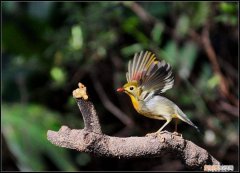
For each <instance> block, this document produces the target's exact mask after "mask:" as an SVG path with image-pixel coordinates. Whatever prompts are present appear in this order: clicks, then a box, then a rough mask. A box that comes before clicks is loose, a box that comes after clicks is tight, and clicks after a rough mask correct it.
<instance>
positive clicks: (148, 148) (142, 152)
mask: <svg viewBox="0 0 240 173" xmlns="http://www.w3.org/2000/svg"><path fill="white" fill-rule="evenodd" d="M76 101H77V104H78V107H79V109H80V111H81V113H82V116H83V119H84V124H85V128H84V129H79V130H78V129H72V130H71V129H70V128H68V127H67V126H62V127H61V128H60V130H59V131H58V132H55V131H51V130H49V131H48V132H47V139H48V140H49V141H50V142H51V143H52V144H54V145H57V146H59V147H64V148H69V149H75V150H77V151H80V152H87V153H93V154H95V155H97V156H104V157H117V158H119V159H120V158H139V157H145V158H150V157H161V156H164V155H165V154H167V153H171V154H172V155H174V156H175V157H177V158H179V159H180V160H181V161H182V163H183V164H184V165H185V166H186V167H188V168H190V169H195V170H203V168H204V165H219V164H220V162H219V161H217V160H216V159H215V158H214V157H212V156H211V155H210V154H209V153H208V152H207V151H206V150H204V149H202V148H200V147H199V146H197V145H195V144H194V143H192V142H191V141H188V140H185V139H183V138H182V137H180V136H176V135H173V134H172V133H170V132H166V131H165V132H164V133H161V134H158V135H150V136H145V137H126V138H120V137H113V136H108V135H105V134H103V133H102V131H101V126H100V123H99V120H98V117H97V113H96V111H95V109H94V106H93V104H92V103H91V102H90V101H88V100H84V99H81V98H76Z"/></svg>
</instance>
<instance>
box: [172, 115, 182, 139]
mask: <svg viewBox="0 0 240 173" xmlns="http://www.w3.org/2000/svg"><path fill="white" fill-rule="evenodd" d="M177 124H178V119H177V118H176V119H175V131H174V132H173V134H174V135H177V136H180V137H182V134H181V133H178V132H177Z"/></svg>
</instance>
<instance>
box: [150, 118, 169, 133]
mask: <svg viewBox="0 0 240 173" xmlns="http://www.w3.org/2000/svg"><path fill="white" fill-rule="evenodd" d="M166 120H167V121H166V123H165V124H163V126H162V127H161V128H160V129H159V130H158V131H156V132H154V133H148V134H146V136H158V135H159V134H161V133H169V132H168V131H166V130H164V131H162V129H163V128H164V127H165V126H166V125H167V124H168V123H170V122H171V120H172V117H166Z"/></svg>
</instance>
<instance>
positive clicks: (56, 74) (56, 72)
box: [50, 67, 66, 84]
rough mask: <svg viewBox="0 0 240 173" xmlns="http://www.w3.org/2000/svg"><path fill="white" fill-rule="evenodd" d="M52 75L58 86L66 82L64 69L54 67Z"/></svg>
mask: <svg viewBox="0 0 240 173" xmlns="http://www.w3.org/2000/svg"><path fill="white" fill-rule="evenodd" d="M50 74H51V77H52V78H53V80H55V81H56V82H57V84H62V83H64V82H65V81H66V74H65V72H64V70H63V69H62V68H59V67H53V68H52V69H51V71H50Z"/></svg>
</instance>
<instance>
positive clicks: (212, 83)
mask: <svg viewBox="0 0 240 173" xmlns="http://www.w3.org/2000/svg"><path fill="white" fill-rule="evenodd" d="M219 84H220V76H219V75H213V77H211V78H210V79H209V80H208V81H207V86H208V87H209V88H210V89H213V88H215V87H216V86H218V85H219Z"/></svg>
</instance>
